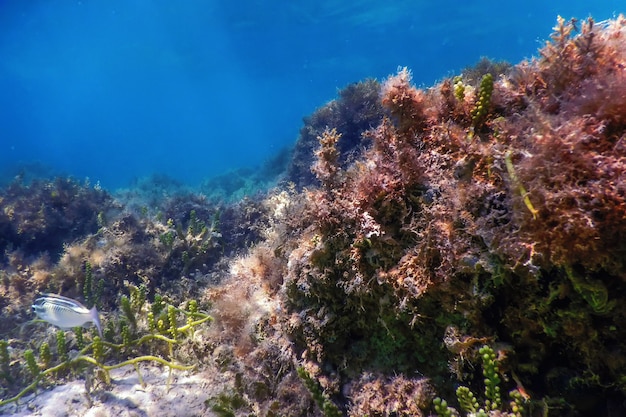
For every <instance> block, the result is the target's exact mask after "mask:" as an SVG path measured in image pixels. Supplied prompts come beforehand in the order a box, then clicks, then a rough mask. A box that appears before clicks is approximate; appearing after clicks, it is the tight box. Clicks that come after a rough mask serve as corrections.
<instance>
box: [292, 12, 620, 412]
mask: <svg viewBox="0 0 626 417" xmlns="http://www.w3.org/2000/svg"><path fill="white" fill-rule="evenodd" d="M625 34H626V19H625V18H624V17H623V16H619V17H618V18H616V19H615V20H611V21H607V22H601V23H595V22H594V21H593V20H592V19H588V20H586V21H583V22H577V21H575V20H571V21H565V20H564V19H561V18H559V20H558V22H557V26H556V27H555V28H554V33H553V35H552V37H551V40H550V41H549V42H547V43H546V45H545V46H544V47H543V48H542V49H541V50H540V57H539V58H537V59H534V60H532V61H527V62H523V63H521V64H519V65H516V66H513V67H511V68H507V69H506V71H505V72H504V73H500V74H495V75H494V74H491V73H489V76H488V77H483V78H482V80H483V81H482V82H481V83H480V85H478V81H479V80H478V79H473V80H471V79H469V78H463V77H460V78H457V79H455V80H445V81H443V82H442V83H441V84H439V85H436V86H434V87H432V88H429V89H426V90H422V89H417V88H415V87H414V86H412V85H411V82H410V81H411V77H410V71H409V70H408V69H406V68H404V69H401V70H400V71H399V73H398V74H397V75H395V76H392V77H390V78H389V79H388V80H386V81H385V82H384V83H383V84H382V88H381V102H382V104H383V106H384V107H385V109H386V110H387V111H388V116H386V117H385V118H384V119H383V121H382V123H381V124H380V125H379V126H378V127H375V128H373V129H371V130H370V131H369V132H367V133H366V134H365V135H366V136H367V137H368V138H370V139H371V140H372V146H371V147H370V148H369V149H368V150H366V151H365V152H364V154H363V156H362V158H361V159H359V160H358V161H357V162H356V163H354V164H353V165H352V166H351V167H350V168H348V169H346V170H345V171H344V172H343V173H342V176H341V178H340V179H337V177H336V176H334V177H333V181H329V180H328V178H329V174H328V173H331V172H336V171H333V169H332V167H329V166H328V164H329V163H331V162H332V161H331V160H330V159H329V158H324V155H334V153H333V150H332V147H333V146H334V145H333V142H332V141H329V140H322V141H321V142H320V143H321V148H320V150H319V151H318V152H317V155H318V162H317V166H318V167H319V166H322V165H323V166H325V168H324V170H320V169H319V168H316V170H315V171H314V172H315V173H316V174H317V175H318V176H319V177H320V178H319V179H320V181H321V182H322V183H323V184H324V186H325V187H324V189H323V190H311V191H309V192H308V194H307V199H308V204H309V207H310V209H309V211H308V212H307V217H306V218H307V219H308V220H310V221H312V223H313V225H314V226H313V227H312V228H310V229H309V230H308V231H307V233H305V234H304V235H303V237H302V240H301V243H300V246H301V247H302V248H304V247H306V248H307V249H304V250H295V251H293V252H292V253H291V257H290V260H289V264H290V268H289V271H288V277H287V279H286V283H285V284H286V288H287V299H286V302H287V305H288V306H289V308H290V309H291V310H292V311H293V312H294V314H299V315H300V318H299V319H298V320H297V321H295V322H294V321H291V323H290V326H291V327H290V329H291V330H290V332H291V334H292V337H294V340H295V341H296V345H297V346H298V347H299V349H300V350H301V351H302V353H301V355H302V356H303V357H305V358H306V359H307V360H310V361H315V362H318V363H320V364H321V366H322V368H324V369H334V371H332V372H331V374H332V375H334V382H332V383H329V384H328V386H327V387H326V388H327V389H328V390H330V391H331V392H332V390H333V389H335V390H338V389H339V388H338V387H339V386H340V385H341V383H342V381H343V382H345V381H346V380H350V378H352V377H353V376H354V375H355V374H357V375H358V374H359V373H360V372H378V373H382V374H389V373H390V372H393V373H398V372H399V373H403V374H405V375H406V374H409V373H413V372H419V373H420V374H422V375H424V376H425V377H430V378H431V379H432V381H433V382H435V385H437V388H438V389H439V390H442V392H444V393H446V392H448V393H449V392H450V391H451V390H452V387H451V386H449V385H446V384H445V383H441V380H440V378H441V375H442V373H445V372H446V368H447V367H448V366H450V368H451V369H453V370H454V372H455V373H457V375H459V376H462V375H464V374H465V373H466V372H467V370H466V367H467V360H468V359H469V360H470V361H473V360H474V358H475V355H476V352H477V348H478V347H477V346H469V345H468V346H467V347H466V348H464V349H462V350H460V351H459V350H448V351H446V350H445V349H443V348H442V338H443V337H444V334H446V333H449V331H450V329H451V328H453V329H455V332H456V331H458V332H459V334H461V335H463V336H460V337H462V338H472V339H474V340H479V339H480V340H487V341H491V343H506V344H507V345H508V346H510V347H509V348H507V352H510V355H509V361H508V363H507V367H508V368H507V371H509V372H514V373H515V375H516V378H518V380H519V381H520V383H523V385H524V386H525V387H526V389H528V390H529V391H530V392H532V393H533V394H532V395H533V397H538V398H544V397H545V398H561V399H564V400H565V403H566V404H568V405H567V407H571V409H577V410H579V411H583V412H587V411H589V409H595V410H607V409H608V408H610V407H613V403H611V401H610V400H609V398H615V397H619V398H622V399H623V398H626V395H625V393H626V387H625V386H624V384H623V378H622V375H624V372H626V359H625V358H624V357H623V353H621V354H620V353H619V352H624V351H625V349H626V346H624V340H626V334H625V333H624V329H622V328H621V323H623V320H624V318H625V317H624V316H625V314H626V309H625V308H624V307H623V304H624V303H623V302H622V300H623V298H624V297H625V296H626V287H625V284H624V280H625V278H626V124H625V120H626V104H625V103H626V94H624V92H625V91H626V73H625V71H626V47H625V46H624V45H625V43H624V42H623V40H624V39H623V38H624V36H625ZM491 83H492V84H491ZM481 90H483V91H487V90H488V91H487V93H482V92H481ZM477 106H481V108H480V110H477V108H478V107H477ZM478 115H480V121H479V122H478V121H477V116H478ZM330 127H332V126H330ZM324 137H325V136H322V138H324ZM335 159H336V158H335ZM342 369H345V371H341V370H342ZM509 381H510V380H509ZM381 383H382V382H381ZM583 386H584V387H586V390H587V393H589V394H588V395H590V396H592V397H593V398H594V399H593V400H590V399H589V398H588V397H587V396H586V395H585V396H580V391H581V387H583ZM333 387H335V388H333ZM507 388H508V389H512V388H515V384H512V383H508V385H507ZM356 398H357V397H354V398H353V400H354V401H357V400H356ZM348 400H349V398H348ZM360 407H361V406H359V407H356V406H355V408H354V412H355V413H357V411H356V410H361V408H360ZM354 415H356V414H354ZM377 415H378V414H377ZM380 415H382V414H380Z"/></svg>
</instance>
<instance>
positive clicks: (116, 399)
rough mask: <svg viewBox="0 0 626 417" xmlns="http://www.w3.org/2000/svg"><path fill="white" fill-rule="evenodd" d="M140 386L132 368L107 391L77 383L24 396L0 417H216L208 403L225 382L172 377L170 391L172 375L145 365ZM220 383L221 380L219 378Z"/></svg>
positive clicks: (116, 374) (116, 375)
mask: <svg viewBox="0 0 626 417" xmlns="http://www.w3.org/2000/svg"><path fill="white" fill-rule="evenodd" d="M141 375H142V377H143V380H144V382H145V385H144V386H143V387H142V385H141V384H140V381H139V378H138V376H137V373H136V372H135V370H134V368H132V367H127V368H124V369H116V370H114V371H112V372H111V377H112V379H113V381H112V383H111V385H110V386H109V387H105V386H103V385H102V384H98V385H96V386H95V388H94V389H93V390H92V392H91V395H90V396H87V395H86V389H85V381H84V380H82V379H81V380H76V381H71V382H68V383H67V384H64V385H60V386H56V387H54V388H52V389H49V390H45V391H41V390H40V391H39V392H38V393H37V395H35V394H30V395H28V396H26V397H23V398H22V399H21V400H20V402H19V405H18V406H16V405H15V404H9V405H7V406H5V407H3V408H0V415H1V416H14V417H27V416H42V417H113V416H115V417H150V416H159V417H161V416H163V417H167V416H172V417H174V416H176V417H187V416H189V417H192V416H207V417H208V416H215V414H214V413H213V412H211V411H210V410H207V408H206V405H205V401H206V400H207V399H208V398H209V397H212V396H215V395H217V394H218V393H219V392H220V391H221V390H222V387H223V383H224V381H216V380H215V377H211V376H212V375H213V376H215V374H214V373H208V372H207V371H202V372H198V373H190V372H182V371H176V370H174V371H173V372H172V382H171V384H170V386H169V389H168V386H167V378H168V370H167V368H165V369H162V368H160V367H157V366H151V365H147V366H142V367H141ZM218 378H219V376H218Z"/></svg>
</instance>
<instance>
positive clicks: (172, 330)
mask: <svg viewBox="0 0 626 417" xmlns="http://www.w3.org/2000/svg"><path fill="white" fill-rule="evenodd" d="M131 294H132V290H131ZM138 294H139V295H138ZM138 294H135V295H134V296H133V295H131V298H129V297H126V296H124V297H122V300H126V301H122V302H123V304H124V305H126V306H125V307H124V308H123V310H124V315H125V316H126V317H125V319H129V317H128V316H130V315H131V313H132V315H133V316H134V318H135V324H136V328H135V330H134V331H131V329H130V326H129V325H128V323H127V321H125V320H121V321H119V320H118V324H119V326H116V325H115V324H114V320H109V321H108V322H107V324H106V326H105V329H106V331H105V340H102V339H101V338H100V337H98V336H93V337H92V339H91V341H88V340H85V338H84V336H85V335H84V334H83V332H82V329H81V330H78V332H77V333H75V339H76V340H77V342H78V341H79V339H81V340H82V344H83V345H84V347H82V348H81V349H80V350H79V352H78V353H77V354H76V355H73V356H72V357H70V356H69V355H68V351H67V338H66V332H65V331H62V330H59V331H58V332H57V333H56V344H57V346H56V347H57V348H56V356H53V355H52V353H51V352H50V347H49V345H48V344H47V343H46V342H43V343H42V344H41V347H40V351H39V360H40V364H37V362H36V361H35V357H34V354H33V352H32V350H27V351H25V352H24V358H25V361H24V363H23V364H22V367H23V368H25V369H26V370H28V374H29V375H31V376H32V378H33V379H32V381H31V382H30V383H28V385H26V386H24V387H23V388H21V391H19V392H18V393H17V394H15V395H14V396H13V397H10V398H5V399H2V400H0V407H1V406H3V405H6V404H9V403H13V402H17V401H18V400H19V399H20V398H22V397H23V396H24V395H26V394H28V393H29V392H31V391H34V390H35V389H36V388H37V386H38V384H39V383H40V382H42V381H43V380H51V381H55V380H56V378H58V377H59V376H60V375H68V374H70V372H69V371H75V370H78V369H81V370H83V369H92V371H93V372H94V374H95V375H96V377H97V378H98V379H100V380H102V381H103V382H104V383H106V384H108V383H110V381H111V375H110V372H111V371H112V370H114V369H117V368H122V367H124V366H129V365H132V366H134V367H135V369H136V371H137V374H138V376H139V380H140V381H143V380H142V377H141V373H140V371H139V367H138V365H139V364H140V363H141V362H156V363H159V364H161V365H163V366H166V367H168V368H169V370H170V378H171V371H172V370H174V369H177V370H190V369H193V368H194V365H189V366H188V365H181V364H178V363H175V362H174V360H173V357H174V347H175V346H176V345H179V344H180V343H182V342H183V341H184V338H185V337H186V336H187V335H190V334H193V330H194V329H195V328H196V327H197V326H199V325H201V324H202V323H205V322H207V321H210V320H212V318H211V316H209V315H207V314H205V313H202V312H199V311H197V310H195V311H193V312H189V311H187V310H184V309H179V308H176V307H174V306H173V305H169V304H166V303H164V302H163V300H162V298H158V302H159V303H163V306H160V307H158V308H156V310H158V311H159V312H160V311H161V310H164V307H166V308H165V311H166V312H167V314H166V316H165V318H166V320H167V325H165V324H164V326H168V327H167V328H166V329H165V332H164V334H159V333H156V332H155V329H154V328H153V327H151V326H150V325H149V323H148V316H149V314H152V312H153V311H154V310H153V309H147V310H146V311H145V312H144V311H143V310H141V309H140V306H141V305H143V301H141V300H140V299H141V292H139V293H138ZM135 297H139V298H135ZM133 301H134V302H133ZM144 301H145V299H144ZM190 304H192V305H197V302H194V303H191V302H190ZM135 313H137V314H136V315H135ZM178 315H180V316H184V317H185V323H186V324H185V325H183V326H180V327H178V326H177V324H176V323H177V322H178V319H177V316H178ZM128 321H130V320H128ZM160 321H161V322H162V320H160ZM172 326H173V327H172ZM168 335H172V336H174V335H175V336H176V338H173V337H168ZM86 336H87V337H89V335H86ZM116 340H119V341H120V342H121V343H114V341H116ZM164 344H165V346H166V347H167V352H168V354H169V359H164V358H162V357H160V356H156V354H150V355H141V354H137V355H135V354H136V352H141V351H145V350H149V351H151V352H158V351H159V349H158V347H159V346H163V345H164ZM9 364H10V358H9V353H8V343H7V342H6V341H0V376H2V377H4V378H5V379H7V380H8V381H12V379H11V375H10V373H9V371H10V368H9ZM85 365H90V366H88V367H85ZM22 374H25V373H24V372H22ZM170 378H168V385H169V383H170ZM142 383H143V382H142ZM17 388H18V389H19V388H20V387H17Z"/></svg>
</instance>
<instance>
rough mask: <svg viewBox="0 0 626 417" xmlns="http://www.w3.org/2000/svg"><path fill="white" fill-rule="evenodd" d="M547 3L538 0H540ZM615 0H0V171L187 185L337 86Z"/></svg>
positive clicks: (521, 48)
mask: <svg viewBox="0 0 626 417" xmlns="http://www.w3.org/2000/svg"><path fill="white" fill-rule="evenodd" d="M544 3H551V5H550V6H543V4H544ZM625 9H626V6H624V4H623V1H617V0H595V1H593V2H590V1H582V0H578V1H572V0H560V1H551V2H546V1H545V0H528V1H524V2H502V1H487V0H477V1H450V0H440V1H426V0H393V1H390V0H361V1H353V2H350V1H346V0H301V1H276V0H265V1H260V0H257V1H252V0H250V1H234V0H216V1H210V0H177V1H172V0H169V1H165V0H153V1H149V0H84V1H70V0H39V1H38V0H29V1H20V0H2V1H0V175H13V174H14V172H15V170H16V169H17V167H20V166H22V165H29V166H31V167H32V166H33V165H37V166H40V167H44V168H42V169H43V170H47V169H49V170H51V171H54V172H60V173H64V174H68V175H72V176H74V177H77V178H84V177H89V178H90V180H91V182H92V183H95V182H96V181H99V182H100V184H101V185H102V186H103V187H105V188H110V189H114V188H117V187H123V186H127V185H128V184H130V183H131V182H132V181H134V180H135V179H137V178H140V177H144V176H147V175H151V174H155V173H158V174H165V175H168V176H170V177H171V178H173V179H176V180H179V181H182V182H185V183H187V184H190V185H193V184H198V183H200V182H201V181H202V180H203V179H205V178H207V177H210V176H213V175H216V174H220V173H223V172H225V171H229V170H232V169H237V168H241V167H254V166H258V165H259V164H262V163H263V162H265V161H267V160H268V159H270V158H271V157H272V156H273V155H276V154H277V153H278V152H280V151H281V150H282V149H285V148H286V147H289V146H291V145H293V143H294V141H295V140H296V138H297V135H298V130H299V129H300V127H301V126H302V117H303V116H306V115H307V114H310V113H311V112H312V111H313V110H314V109H315V108H317V107H319V106H321V105H323V104H324V103H325V102H327V101H328V100H330V99H332V98H334V97H335V95H336V92H337V89H339V88H342V87H344V86H346V85H347V84H349V83H351V82H355V81H358V80H362V79H364V78H368V77H374V78H378V79H383V78H385V77H386V76H388V75H389V74H391V73H394V72H395V71H396V69H397V67H398V66H408V67H409V68H411V70H412V71H413V74H414V81H415V83H416V84H418V85H424V86H428V85H431V84H433V83H434V82H436V81H437V80H439V79H441V78H443V77H444V76H448V75H451V74H453V73H455V72H456V73H458V72H459V71H460V70H461V69H462V68H464V67H466V66H468V65H472V64H473V63H475V62H476V61H478V59H479V58H480V57H481V56H488V57H490V58H494V59H498V60H500V59H504V60H508V61H510V62H512V63H516V62H518V61H520V60H522V59H524V58H528V57H531V56H533V55H536V51H537V48H538V47H540V46H541V45H542V43H543V42H544V41H545V39H547V37H548V35H549V34H550V32H551V28H552V27H553V26H554V24H555V21H556V16H557V15H559V14H560V15H562V16H563V17H566V18H569V17H578V18H585V17H587V16H589V15H592V16H593V17H594V18H595V19H596V20H604V19H607V18H610V17H612V16H614V15H615V14H618V13H620V12H626V10H625Z"/></svg>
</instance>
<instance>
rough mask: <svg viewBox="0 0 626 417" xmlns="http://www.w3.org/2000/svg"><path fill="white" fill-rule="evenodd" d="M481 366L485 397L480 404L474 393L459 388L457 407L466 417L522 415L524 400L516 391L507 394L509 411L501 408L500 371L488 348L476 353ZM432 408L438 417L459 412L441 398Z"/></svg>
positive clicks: (434, 402) (491, 350) (515, 416)
mask: <svg viewBox="0 0 626 417" xmlns="http://www.w3.org/2000/svg"><path fill="white" fill-rule="evenodd" d="M478 353H479V354H480V358H481V361H482V366H483V377H484V383H485V396H484V401H483V403H482V404H481V403H480V402H479V400H478V398H477V397H476V395H474V393H473V392H472V391H471V390H470V389H469V388H468V387H465V386H460V387H458V388H457V390H456V396H457V400H458V402H459V407H460V408H461V410H462V411H464V412H465V413H466V415H467V416H476V417H487V416H489V415H492V414H491V413H492V412H493V413H495V414H493V415H498V416H507V417H521V416H522V415H524V402H525V400H524V398H523V396H522V395H521V393H520V392H519V391H518V390H513V391H511V392H510V393H509V396H510V397H511V402H510V404H509V405H510V411H506V410H505V409H504V408H503V404H502V397H501V395H500V382H501V381H500V370H499V367H498V361H497V358H496V354H495V352H494V351H493V349H492V348H491V347H490V346H487V345H485V346H483V347H481V348H480V350H479V351H478ZM433 408H434V410H435V413H436V414H437V416H439V417H450V416H452V415H459V412H458V411H457V410H456V409H454V408H453V407H450V406H449V405H448V403H447V401H445V400H443V399H441V398H435V399H434V400H433Z"/></svg>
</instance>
